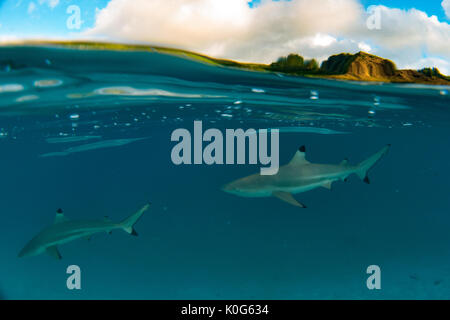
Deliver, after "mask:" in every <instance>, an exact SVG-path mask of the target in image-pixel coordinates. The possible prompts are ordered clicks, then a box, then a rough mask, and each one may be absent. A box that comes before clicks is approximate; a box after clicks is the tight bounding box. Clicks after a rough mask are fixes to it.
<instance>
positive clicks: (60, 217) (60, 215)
mask: <svg viewBox="0 0 450 320" xmlns="http://www.w3.org/2000/svg"><path fill="white" fill-rule="evenodd" d="M65 221H67V218H66V216H65V215H64V212H63V211H62V209H58V210H56V216H55V222H54V224H57V223H62V222H65Z"/></svg>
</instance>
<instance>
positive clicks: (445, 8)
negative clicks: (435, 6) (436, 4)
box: [441, 0, 450, 19]
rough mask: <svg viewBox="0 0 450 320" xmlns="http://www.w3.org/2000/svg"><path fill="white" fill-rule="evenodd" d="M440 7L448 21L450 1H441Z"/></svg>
mask: <svg viewBox="0 0 450 320" xmlns="http://www.w3.org/2000/svg"><path fill="white" fill-rule="evenodd" d="M441 5H442V8H444V11H445V14H446V15H447V18H449V19H450V0H443V1H442V3H441Z"/></svg>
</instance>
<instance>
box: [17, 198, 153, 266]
mask: <svg viewBox="0 0 450 320" xmlns="http://www.w3.org/2000/svg"><path fill="white" fill-rule="evenodd" d="M149 206H150V203H147V204H146V205H145V206H143V207H142V208H141V209H140V210H139V211H137V212H136V213H133V214H132V215H131V216H129V217H128V218H126V219H125V220H123V221H122V222H119V223H114V222H112V221H111V220H109V219H108V218H105V219H104V220H78V221H77V220H68V219H67V218H66V217H65V216H64V214H63V211H62V210H61V209H58V210H57V212H56V217H55V221H54V223H53V225H51V226H49V227H47V228H45V229H43V230H42V231H41V232H40V233H38V234H37V235H36V236H35V237H34V238H33V239H31V240H30V241H29V242H28V243H27V244H26V245H25V247H24V248H23V249H22V250H21V251H20V253H19V258H20V257H29V256H37V255H39V254H42V253H44V252H46V253H48V254H49V255H50V256H52V257H54V258H56V259H58V260H59V259H61V254H60V253H59V250H58V245H61V244H64V243H67V242H70V241H73V240H76V239H79V238H86V239H90V237H91V236H92V235H93V234H95V233H99V232H106V233H111V231H112V230H115V229H122V230H124V231H125V232H127V233H129V234H131V235H133V236H137V232H136V231H135V230H134V224H135V223H136V222H137V221H138V220H139V218H140V217H141V216H142V215H143V214H144V212H145V211H147V209H148V208H149Z"/></svg>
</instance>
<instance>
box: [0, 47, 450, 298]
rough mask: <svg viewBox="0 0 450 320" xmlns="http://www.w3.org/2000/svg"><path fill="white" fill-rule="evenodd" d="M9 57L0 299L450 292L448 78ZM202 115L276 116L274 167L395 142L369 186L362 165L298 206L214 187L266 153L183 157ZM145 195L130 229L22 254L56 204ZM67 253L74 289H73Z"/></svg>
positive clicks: (122, 57) (20, 50)
mask: <svg viewBox="0 0 450 320" xmlns="http://www.w3.org/2000/svg"><path fill="white" fill-rule="evenodd" d="M0 69H1V71H0V148H1V150H2V157H1V158H0V161H1V164H2V165H1V169H0V170H1V183H0V195H1V199H2V201H0V212H1V223H0V274H1V277H0V298H4V299H49V298H56V299H330V298H333V299H336V298H337V299H367V298H369V299H372V298H373V299H385V298H396V299H427V298H437V299H448V298H449V297H450V296H449V292H450V233H449V232H448V230H449V227H450V214H449V213H450V201H449V190H450V188H449V187H450V173H449V170H448V167H449V162H448V159H449V154H450V151H449V150H450V142H449V139H448V137H449V135H450V126H449V125H450V112H449V106H450V103H449V102H450V96H449V92H448V91H449V88H448V87H447V88H445V87H436V86H433V87H430V86H421V85H395V84H373V83H372V84H369V83H349V82H338V81H330V80H320V79H307V78H294V77H289V76H283V75H277V74H263V73H256V72H248V71H242V70H235V69H227V68H222V67H217V66H212V65H206V64H202V63H199V62H196V61H193V60H189V59H187V58H184V57H180V56H173V55H165V54H160V53H156V52H108V51H80V50H67V49H55V48H44V47H2V48H1V49H0ZM194 120H201V121H202V122H203V127H204V129H205V130H206V129H207V128H218V129H220V130H222V131H225V129H227V128H229V129H235V128H243V129H247V128H255V129H263V128H281V133H280V162H281V164H285V163H287V162H288V161H289V160H290V159H291V158H292V156H293V155H294V153H295V152H296V150H297V149H298V147H299V146H301V145H305V146H306V148H307V159H308V160H309V161H311V162H317V163H339V162H340V161H342V159H344V158H349V161H350V163H358V162H359V161H361V160H363V159H365V158H367V157H368V156H370V155H372V154H373V153H375V152H376V151H378V150H379V149H380V148H381V147H382V146H384V145H386V144H388V143H390V144H392V148H391V150H390V152H389V153H388V154H387V155H386V156H385V157H384V158H383V159H382V160H381V161H380V162H379V163H378V164H377V165H376V166H375V167H374V168H373V170H372V171H371V172H370V179H371V184H370V185H367V184H364V183H363V182H362V181H361V180H359V179H358V178H357V177H355V176H352V177H351V178H350V179H349V181H348V182H347V183H344V182H336V183H334V184H333V189H332V191H329V190H326V189H325V188H320V189H316V190H313V191H310V192H307V193H302V194H298V195H296V196H295V197H296V198H297V199H298V200H299V201H301V202H302V203H305V204H306V205H307V206H308V208H307V209H299V208H297V207H294V206H290V205H288V204H286V203H283V202H281V201H279V200H278V199H276V198H259V199H257V198H254V199H253V198H242V197H237V196H234V195H231V194H227V193H224V192H223V191H222V190H221V187H222V186H223V185H224V184H226V183H228V182H230V181H232V180H235V179H238V178H241V177H244V176H246V175H249V174H253V173H256V172H258V171H259V168H260V165H212V166H207V165H190V166H189V165H182V166H176V165H174V164H173V163H172V161H171V157H170V154H171V150H172V148H173V146H174V145H175V143H174V142H171V140H170V136H171V133H172V132H173V130H175V129H177V128H186V129H188V130H190V131H193V122H194ZM139 138H144V139H139ZM118 139H122V140H120V141H119V140H118ZM123 139H129V140H123ZM135 139H136V140H135ZM118 141H119V142H120V143H119V142H118ZM86 145H87V146H86ZM79 146H83V147H79ZM147 201H151V203H152V205H151V208H150V210H149V211H148V212H146V213H145V215H144V216H143V217H142V219H141V220H140V221H138V223H137V224H136V226H135V228H136V230H137V232H138V233H139V236H138V237H132V236H129V235H128V234H126V233H125V232H123V231H120V230H118V231H114V232H113V233H112V234H111V235H108V234H103V233H101V234H98V235H94V236H93V238H92V239H91V240H90V241H87V240H84V239H79V240H76V241H73V242H70V243H68V244H65V245H62V246H60V248H59V250H60V252H61V255H62V257H63V258H62V260H55V259H54V258H52V257H50V256H48V255H46V254H43V255H39V256H36V257H28V258H18V257H17V255H18V253H19V251H20V250H21V249H22V247H23V246H24V245H25V244H26V243H27V242H28V241H29V240H30V239H31V238H32V237H33V236H34V235H35V234H36V233H38V232H39V231H40V230H42V229H43V228H44V227H45V226H47V225H50V224H52V223H53V220H54V217H55V212H56V209H58V208H63V210H64V212H65V215H66V217H67V218H69V219H74V220H75V219H99V218H102V217H103V216H109V217H110V218H111V219H112V220H114V221H120V220H122V219H124V218H125V217H126V216H128V215H130V214H131V213H133V212H135V211H136V210H138V209H139V208H140V207H142V206H143V205H144V204H145V203H146V202H147ZM73 264H74V265H78V266H80V268H81V270H82V280H81V281H82V289H81V290H78V291H77V290H73V291H71V290H68V289H67V287H66V279H67V277H68V275H67V274H66V268H67V266H69V265H73ZM369 265H378V266H380V268H381V286H382V287H381V290H373V291H371V290H368V289H367V287H366V279H367V277H368V275H367V274H366V269H367V267H368V266H369Z"/></svg>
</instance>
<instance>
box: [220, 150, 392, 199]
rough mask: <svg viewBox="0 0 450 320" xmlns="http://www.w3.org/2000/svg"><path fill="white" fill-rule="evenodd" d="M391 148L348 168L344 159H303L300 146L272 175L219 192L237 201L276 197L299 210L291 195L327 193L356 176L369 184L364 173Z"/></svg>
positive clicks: (246, 179)
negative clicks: (327, 161)
mask: <svg viewBox="0 0 450 320" xmlns="http://www.w3.org/2000/svg"><path fill="white" fill-rule="evenodd" d="M390 147H391V145H390V144H388V145H386V146H384V147H383V148H382V149H381V150H380V151H378V152H377V153H375V154H373V155H372V156H371V157H369V158H367V159H366V160H364V161H362V162H360V163H358V164H356V165H351V164H349V161H348V159H344V160H343V161H342V162H341V163H339V164H317V163H311V162H309V161H308V160H307V159H306V147H305V146H301V147H300V148H299V149H298V151H297V152H296V153H295V155H294V157H293V158H292V159H291V161H290V162H289V163H288V164H286V165H284V166H281V167H280V169H279V171H278V172H277V174H275V175H271V176H270V175H260V174H253V175H250V176H247V177H244V178H241V179H238V180H236V181H233V182H231V183H228V184H226V185H225V186H224V187H223V188H222V190H223V191H225V192H227V193H231V194H234V195H237V196H241V197H250V198H259V197H272V196H273V197H276V198H278V199H280V200H282V201H284V202H286V203H289V204H291V205H294V206H296V207H300V208H306V205H304V204H303V203H301V202H299V201H297V200H296V199H295V198H294V196H293V194H297V193H302V192H306V191H310V190H313V189H316V188H319V187H324V188H327V189H330V190H331V186H332V184H333V182H335V181H347V178H348V177H349V176H350V175H352V174H356V175H357V176H358V177H359V178H361V179H362V180H363V181H364V182H365V183H367V184H369V183H370V180H369V177H368V171H369V170H370V169H371V168H372V167H373V166H374V165H375V164H376V163H377V162H378V161H379V160H380V159H381V158H382V157H383V156H384V155H385V154H386V153H387V152H388V151H389V149H390Z"/></svg>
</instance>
